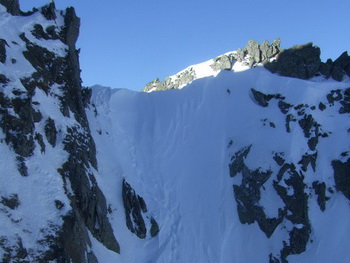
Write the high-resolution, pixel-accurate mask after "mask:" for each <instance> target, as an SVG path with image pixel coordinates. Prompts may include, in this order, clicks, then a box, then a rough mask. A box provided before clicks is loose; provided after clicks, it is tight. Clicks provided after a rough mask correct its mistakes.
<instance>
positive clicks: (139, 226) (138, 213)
mask: <svg viewBox="0 0 350 263" xmlns="http://www.w3.org/2000/svg"><path fill="white" fill-rule="evenodd" d="M122 198H123V204H124V209H125V219H126V226H127V227H128V229H129V230H130V231H131V232H132V233H134V234H135V235H137V236H138V237H139V238H140V239H144V238H146V236H147V225H151V226H150V229H149V234H150V235H151V237H154V236H156V235H157V234H158V232H159V226H158V223H157V221H156V220H155V219H154V218H153V217H151V218H150V219H149V222H147V221H148V220H147V218H149V217H148V216H146V214H147V212H148V208H147V205H146V202H145V200H144V199H143V198H142V197H141V196H139V195H138V194H136V193H135V190H134V189H133V188H132V187H131V186H130V184H129V183H128V182H127V181H126V180H125V179H124V180H123V189H122ZM145 218H146V219H145Z"/></svg>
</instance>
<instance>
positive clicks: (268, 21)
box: [20, 0, 350, 90]
mask: <svg viewBox="0 0 350 263" xmlns="http://www.w3.org/2000/svg"><path fill="white" fill-rule="evenodd" d="M48 2H49V0H47V1H44V0H30V1H28V0H22V1H21V0H20V5H21V8H22V10H23V11H27V10H30V9H32V7H34V6H35V7H39V6H41V5H44V4H46V3H48ZM55 2H56V7H57V8H58V9H65V8H66V7H68V6H74V7H75V9H76V12H77V14H78V16H79V17H80V18H81V22H82V23H81V31H80V37H79V40H78V43H77V46H78V48H81V53H80V62H81V68H82V79H83V85H86V86H91V85H94V84H101V85H104V86H110V87H112V88H128V89H133V90H140V89H142V88H143V87H144V85H145V84H146V83H147V82H149V81H151V80H153V79H154V78H157V77H158V78H160V79H164V78H165V77H166V76H169V75H173V74H175V73H177V72H178V71H180V70H182V69H184V68H185V67H187V66H189V65H192V64H196V63H200V62H204V61H206V60H208V59H211V58H213V57H215V56H218V55H220V54H222V53H225V52H228V51H233V50H236V49H238V48H243V47H244V46H245V45H246V43H247V41H248V40H250V39H253V40H256V41H259V42H260V43H261V42H262V41H263V40H268V41H270V42H271V41H273V40H274V39H275V38H277V37H279V38H281V40H282V43H281V45H282V47H283V48H288V47H291V46H292V45H296V44H304V43H307V42H313V43H314V44H315V45H317V46H319V47H320V48H321V52H322V54H321V57H322V60H324V61H325V60H326V59H327V58H332V59H333V60H334V59H336V58H337V57H338V56H339V55H340V54H341V53H342V52H343V51H349V49H350V34H349V10H350V1H349V0H333V1H329V0H318V1H317V0H294V1H291V0H264V1H257V0H215V1H214V0H210V1H208V0H201V1H199V0H177V1H170V0H148V1H139V0H136V1H135V0H134V1H126V0H121V1H117V0H105V1H83V0H56V1H55Z"/></svg>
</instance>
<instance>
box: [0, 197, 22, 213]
mask: <svg viewBox="0 0 350 263" xmlns="http://www.w3.org/2000/svg"><path fill="white" fill-rule="evenodd" d="M0 203H1V204H3V205H4V206H7V207H8V208H10V209H12V210H13V209H16V208H17V207H18V206H19V205H20V202H19V199H18V195H17V194H12V195H10V196H9V197H4V196H1V200H0Z"/></svg>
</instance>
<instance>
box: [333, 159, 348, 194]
mask: <svg viewBox="0 0 350 263" xmlns="http://www.w3.org/2000/svg"><path fill="white" fill-rule="evenodd" d="M332 166H333V169H334V180H335V187H336V189H337V190H338V191H340V192H342V193H343V194H344V196H345V197H346V198H347V199H349V200H350V176H349V175H350V158H349V159H348V160H347V161H346V162H342V161H339V160H335V161H333V162H332Z"/></svg>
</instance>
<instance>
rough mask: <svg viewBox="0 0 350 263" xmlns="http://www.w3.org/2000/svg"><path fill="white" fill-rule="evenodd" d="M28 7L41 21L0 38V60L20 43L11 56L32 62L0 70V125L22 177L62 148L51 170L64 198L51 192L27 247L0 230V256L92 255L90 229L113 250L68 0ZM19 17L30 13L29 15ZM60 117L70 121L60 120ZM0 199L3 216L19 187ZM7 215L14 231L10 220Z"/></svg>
mask: <svg viewBox="0 0 350 263" xmlns="http://www.w3.org/2000/svg"><path fill="white" fill-rule="evenodd" d="M0 4H2V5H4V6H5V7H6V8H7V11H8V12H9V13H10V14H12V15H21V12H20V10H19V5H18V1H4V0H3V1H1V2H0ZM35 12H40V13H41V14H42V16H43V18H44V20H43V21H45V20H46V22H42V23H40V24H34V26H33V28H32V29H31V30H29V31H25V32H22V33H21V34H20V35H19V36H18V37H17V38H16V39H15V40H11V41H10V40H9V39H8V40H5V39H1V40H0V63H2V64H4V65H5V66H6V65H7V64H10V63H11V64H14V63H15V62H16V60H17V59H14V58H11V57H9V56H7V50H8V49H16V48H17V46H21V47H23V50H24V51H23V54H17V55H18V59H20V60H22V61H24V60H25V61H26V62H25V63H28V65H30V67H31V69H32V70H31V72H29V73H28V72H21V71H19V72H20V73H19V75H16V76H15V75H13V74H12V75H11V74H9V75H7V73H6V72H5V74H2V75H1V81H0V116H1V118H0V128H1V133H3V134H4V142H5V143H6V144H7V145H8V147H9V149H11V150H12V151H13V152H14V154H15V158H16V163H17V170H18V174H19V175H21V176H23V177H27V178H31V177H32V176H34V174H33V173H32V172H31V170H30V168H28V167H29V166H30V165H32V163H33V160H34V159H35V158H37V156H40V154H41V155H44V154H45V153H46V152H47V151H50V149H51V151H52V149H55V151H57V155H58V156H60V155H62V156H67V158H66V159H65V161H64V162H63V164H61V167H56V171H55V172H53V173H56V176H61V179H59V178H57V177H56V179H55V180H61V181H62V185H63V188H62V190H57V191H63V193H64V194H65V197H64V196H62V197H61V198H63V199H66V201H64V200H62V199H61V200H58V199H56V198H55V197H54V196H52V202H51V204H52V205H53V207H56V209H57V211H59V212H58V213H59V215H60V216H57V218H56V219H55V221H57V222H55V223H53V222H50V221H49V220H48V221H47V222H46V225H42V226H40V227H41V228H42V229H41V230H40V231H41V234H40V235H41V236H42V237H41V239H40V240H35V239H34V238H35V237H34V236H35V233H34V234H33V237H32V238H33V240H32V241H33V242H32V246H33V247H26V245H25V244H23V243H22V241H21V236H20V235H19V234H17V235H16V238H17V239H18V242H17V243H16V245H13V242H12V241H11V242H10V240H11V239H13V238H15V237H13V238H11V237H5V236H2V237H0V243H1V247H2V248H3V249H4V251H5V254H3V258H2V259H1V261H2V262H12V261H9V260H10V258H11V259H14V258H18V260H24V261H16V262H29V261H31V262H49V261H57V262H97V259H96V257H95V255H94V254H93V252H92V251H91V246H92V242H91V237H90V233H91V235H92V236H93V238H95V239H96V240H98V241H99V242H100V243H101V244H103V245H104V246H105V247H106V248H107V249H109V250H112V251H114V252H116V253H119V252H120V247H119V244H118V242H117V240H116V238H115V236H114V233H113V229H112V227H111V225H110V222H109V219H108V216H107V215H108V211H107V203H106V199H105V197H104V195H103V193H102V191H101V190H100V188H99V185H98V184H97V181H96V179H95V175H94V173H96V172H98V163H97V160H96V149H95V143H94V140H93V138H92V136H91V132H90V128H89V123H88V120H87V117H86V113H85V107H86V105H87V103H88V100H89V96H90V95H91V92H89V91H86V90H84V88H83V87H82V86H81V79H80V66H79V57H78V50H77V49H76V47H75V42H76V40H77V38H78V35H79V26H80V19H79V18H78V17H77V16H76V14H75V11H74V9H73V8H67V10H66V11H65V12H62V13H61V14H60V13H59V12H57V11H56V10H55V5H54V3H53V2H51V3H50V4H48V5H47V6H44V7H42V8H41V9H40V10H38V11H35ZM62 14H63V17H62V16H61V15H62ZM56 18H57V21H55V19H56ZM26 19H28V21H30V19H31V17H30V15H27V16H26ZM23 21H24V22H25V21H26V20H23ZM58 21H62V22H58ZM6 37H8V36H6ZM44 40H48V41H51V42H53V41H55V43H56V50H61V51H60V52H55V51H54V50H52V49H50V47H47V46H45V44H42V43H44V42H43V41H44ZM22 63H23V62H22ZM21 74H22V75H21ZM40 94H41V95H40ZM89 94H90V95H89ZM40 96H44V97H40ZM44 100H53V101H56V102H55V103H57V104H56V105H57V108H58V109H59V110H58V111H57V113H55V114H51V113H50V112H49V111H47V110H48V109H47V108H44V107H42V106H41V104H45V101H44ZM65 118H66V119H69V120H70V121H69V123H70V124H67V123H68V122H67V123H66V124H64V122H62V121H63V120H64V119H65ZM37 149H39V151H38V150H37ZM36 176H38V175H36ZM23 187H26V186H25V185H23ZM63 193H62V194H63ZM0 200H1V201H0V203H1V204H2V205H4V206H5V207H7V208H6V209H9V210H6V213H7V215H8V217H9V215H10V212H8V211H10V210H14V209H17V207H18V209H20V208H21V206H20V204H21V193H13V194H12V195H10V196H2V197H1V199H0ZM68 200H69V201H68ZM67 201H68V202H67ZM4 211H5V210H1V212H4ZM43 212H44V211H43ZM9 218H10V217H9ZM10 222H12V223H13V224H14V225H13V228H14V229H18V231H17V232H20V230H19V226H18V225H16V224H17V223H16V221H13V220H12V221H11V220H10ZM59 222H60V223H59ZM28 233H29V234H28V235H30V232H28ZM40 235H38V236H40ZM38 238H39V237H38ZM37 243H40V250H36V249H37V248H34V247H35V244H37ZM26 259H28V260H29V261H25V260H26Z"/></svg>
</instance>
